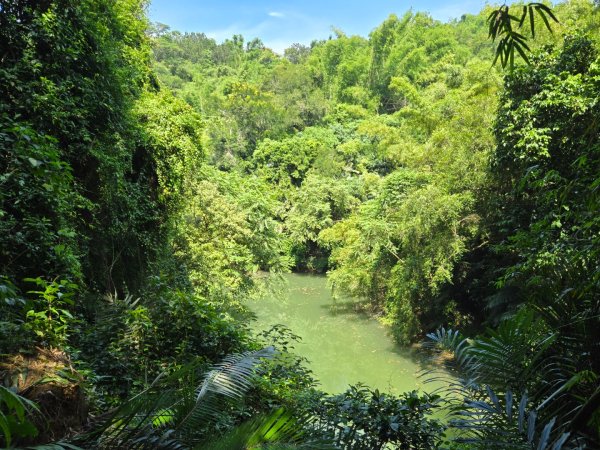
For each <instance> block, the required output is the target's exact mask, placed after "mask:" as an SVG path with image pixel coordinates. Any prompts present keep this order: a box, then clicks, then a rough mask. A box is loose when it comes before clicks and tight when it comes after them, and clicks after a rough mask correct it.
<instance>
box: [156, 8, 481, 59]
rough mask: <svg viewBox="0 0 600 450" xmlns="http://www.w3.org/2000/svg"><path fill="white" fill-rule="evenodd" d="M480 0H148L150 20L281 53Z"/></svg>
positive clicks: (439, 15)
mask: <svg viewBox="0 0 600 450" xmlns="http://www.w3.org/2000/svg"><path fill="white" fill-rule="evenodd" d="M484 4H485V1H484V0H457V1H441V0H422V1H416V0H412V1H411V0H320V1H319V0H287V1H284V0H246V1H235V0H152V2H151V4H150V8H149V15H150V20H152V21H153V22H161V23H165V24H167V25H169V26H170V27H171V28H172V29H173V30H179V31H198V32H204V33H206V34H207V35H208V36H210V37H212V38H214V39H216V40H217V41H219V42H220V41H223V40H224V39H226V38H229V37H231V36H232V35H234V34H242V35H243V36H244V38H245V39H246V41H248V40H250V39H252V38H255V37H258V38H260V39H262V41H263V42H264V43H265V44H266V45H267V47H270V48H272V49H273V50H275V51H278V52H282V51H283V49H284V48H286V47H288V46H289V45H290V44H292V43H294V42H299V43H302V44H309V43H310V42H311V41H312V40H314V39H326V38H327V37H328V36H329V35H331V34H332V32H331V27H332V26H334V27H337V28H340V29H341V30H342V31H344V32H345V33H346V34H358V35H361V36H367V35H368V34H369V32H370V31H371V30H372V29H373V28H375V27H376V26H377V25H379V24H380V23H381V22H382V21H383V20H384V19H385V18H386V17H387V16H388V15H389V14H391V13H396V14H398V15H401V14H403V13H404V12H406V11H408V10H409V9H411V8H412V9H413V10H414V11H428V12H429V13H431V15H432V16H433V17H434V18H436V19H439V20H444V21H446V20H448V19H451V18H457V17H460V16H461V15H462V14H464V13H475V12H478V11H479V10H480V9H481V8H482V7H483V6H484Z"/></svg>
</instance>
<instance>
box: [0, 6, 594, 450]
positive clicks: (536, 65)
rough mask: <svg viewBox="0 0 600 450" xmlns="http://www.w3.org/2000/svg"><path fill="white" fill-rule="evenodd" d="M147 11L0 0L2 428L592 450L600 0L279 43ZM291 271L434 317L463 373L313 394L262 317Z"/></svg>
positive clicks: (201, 443) (415, 18)
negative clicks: (436, 386)
mask: <svg viewBox="0 0 600 450" xmlns="http://www.w3.org/2000/svg"><path fill="white" fill-rule="evenodd" d="M146 8H147V4H146V3H145V2H143V1H140V0H119V1H116V2H115V1H108V0H85V1H78V2H73V1H70V0H45V1H41V2H31V1H27V0H0V146H1V154H0V169H1V170H0V276H1V278H0V314H1V315H0V354H1V355H0V356H1V358H0V362H2V365H1V366H0V367H1V368H0V372H1V373H2V378H3V379H4V380H5V385H2V386H0V429H1V430H2V435H1V436H2V438H1V439H0V442H2V443H3V445H5V446H6V447H10V446H11V445H25V446H27V445H33V444H37V443H46V442H51V441H54V442H57V441H59V440H61V439H62V441H61V442H58V443H57V444H56V445H59V446H63V447H62V448H69V447H68V446H69V445H78V446H81V447H82V448H219V447H211V445H221V447H220V448H255V447H256V446H257V445H259V444H261V443H262V444H265V443H268V442H271V444H265V445H272V446H271V447H269V448H283V447H276V445H283V444H281V442H287V444H285V445H288V444H289V445H292V444H294V445H297V446H302V445H305V446H307V448H317V447H318V446H323V448H384V446H385V445H392V446H394V448H422V449H428V448H437V447H439V446H444V447H446V448H540V449H545V448H555V449H559V448H594V447H595V446H598V445H600V444H599V439H600V431H599V428H600V416H599V414H600V389H599V387H598V386H599V381H598V377H599V376H600V367H599V364H600V327H599V325H600V266H599V263H598V261H600V254H599V253H600V242H599V239H600V219H599V218H598V217H599V215H598V211H599V210H600V196H599V190H598V186H599V184H600V181H599V180H600V179H599V178H598V177H599V174H600V143H599V137H600V129H599V122H598V117H600V109H599V108H600V104H599V99H600V59H599V54H598V50H599V48H600V47H599V46H600V34H599V30H600V12H599V10H598V5H597V4H596V2H592V1H589V0H570V1H565V2H563V3H559V4H557V5H554V7H553V8H552V9H549V7H548V6H543V5H542V6H540V4H537V3H531V4H527V5H526V6H525V7H524V9H522V7H521V6H519V5H511V6H510V9H503V8H509V6H506V5H504V6H503V7H497V6H487V7H486V8H485V9H484V10H483V11H482V12H481V13H480V14H477V15H464V16H462V17H461V18H460V19H457V20H453V21H450V22H448V23H442V22H439V21H436V20H434V19H432V17H431V16H430V15H429V14H427V13H424V12H413V11H410V12H407V13H406V14H405V15H403V16H396V15H390V16H389V17H388V18H387V19H386V20H385V21H384V22H383V23H382V24H381V25H379V26H378V27H377V28H375V29H374V30H373V31H372V32H371V33H370V34H369V36H367V37H361V36H348V35H346V34H345V33H344V32H343V31H342V30H337V29H335V30H334V34H333V35H332V36H331V37H330V38H329V39H326V40H321V41H313V42H312V43H311V44H310V45H309V46H307V45H301V44H293V45H291V46H290V47H289V48H287V49H286V50H285V51H284V52H283V54H281V55H280V54H277V53H275V52H274V51H272V50H271V49H269V48H267V47H265V45H264V44H263V43H262V41H261V40H260V39H258V38H253V37H251V36H241V35H234V36H232V37H231V38H230V39H226V40H225V41H223V42H216V41H215V40H214V39H211V38H209V37H207V36H206V35H205V34H204V33H200V32H194V33H181V32H178V31H174V30H171V29H170V28H169V27H168V26H167V25H164V24H159V23H156V24H150V23H149V22H148V20H147V18H146V15H145V11H146ZM499 11H500V12H502V11H505V12H507V14H508V13H509V11H511V12H512V14H514V16H502V17H505V18H506V17H508V19H506V20H508V22H507V23H509V24H511V25H510V26H514V27H515V29H514V30H513V28H510V26H509V28H506V29H505V31H506V30H508V31H510V33H513V32H515V33H517V35H515V34H510V33H508V31H506V33H508V34H506V33H505V34H499V32H497V31H494V32H491V29H490V24H494V23H500V22H494V20H495V18H497V17H500V16H498V14H500V13H499ZM521 11H522V12H521ZM540 11H541V12H540ZM547 11H550V12H547ZM521 14H522V15H521ZM511 17H512V18H511ZM549 17H550V18H552V17H556V18H557V19H558V22H554V21H552V23H550V22H549V19H548V18H549ZM525 18H527V20H525ZM530 19H531V20H530ZM506 26H508V25H506ZM500 29H501V28H498V30H500ZM515 30H516V31H515ZM490 35H491V36H492V37H498V38H499V39H501V38H502V36H509V37H511V39H513V41H512V44H510V45H512V46H513V47H512V48H513V51H512V53H513V56H512V57H511V56H510V53H509V52H508V51H507V50H506V49H507V48H509V47H507V46H508V45H509V44H507V42H509V41H504V44H502V42H503V41H501V40H500V41H498V40H496V41H493V40H491V39H489V38H488V37H489V36H490ZM515 36H516V37H515ZM519 36H521V37H519ZM248 39H249V40H248ZM499 51H505V53H504V54H501V55H500V57H499V62H501V63H502V64H501V65H500V66H497V65H493V62H494V59H495V56H496V55H497V54H498V53H497V52H499ZM515 52H516V56H514V55H515ZM520 56H523V57H524V58H523V57H521V58H519V57H520ZM502 66H506V67H505V68H504V69H503V68H502ZM287 271H295V272H316V273H326V274H327V277H328V280H329V283H330V286H331V288H332V289H333V291H334V293H335V294H336V295H338V294H339V295H342V294H343V295H351V296H352V297H354V298H356V299H357V307H358V308H360V309H361V310H363V311H365V312H367V313H369V314H371V315H373V316H375V317H377V318H378V319H379V320H380V321H381V322H383V323H384V324H386V325H387V329H388V330H389V332H390V333H391V334H392V335H393V337H394V339H395V340H396V341H397V342H399V343H401V344H404V345H407V344H411V343H414V342H419V341H422V340H423V339H424V338H425V337H426V335H428V336H429V338H428V340H427V342H428V344H427V345H426V346H428V347H430V350H431V352H432V353H433V354H437V353H439V352H440V351H443V356H444V358H442V359H443V360H445V361H446V363H447V364H448V365H449V366H451V368H452V369H451V370H453V371H454V372H453V373H454V374H456V377H454V378H453V382H452V384H451V386H450V388H449V389H450V391H451V392H450V394H448V393H442V395H438V394H435V395H433V394H431V395H430V394H423V393H419V392H412V393H407V394H405V395H404V396H400V397H394V396H391V395H387V394H382V393H380V392H379V391H376V390H372V389H370V388H368V387H365V386H353V387H349V389H348V391H347V392H345V393H342V394H339V395H327V394H325V393H322V392H320V391H318V389H317V387H316V386H317V384H316V380H314V378H313V377H312V375H311V373H310V371H309V370H308V369H307V368H306V366H305V365H304V362H303V361H302V358H300V357H298V356H295V355H294V353H293V351H292V347H293V341H294V339H295V337H294V335H293V333H292V332H291V331H289V330H286V329H285V328H283V327H274V328H273V329H271V330H266V331H264V332H263V333H260V334H259V335H256V334H253V333H251V332H250V330H249V323H250V321H251V320H252V314H251V313H250V311H249V310H248V307H247V300H248V299H250V298H253V297H256V296H257V294H258V292H260V291H261V290H262V289H268V286H266V285H265V283H264V282H263V279H264V277H262V276H260V273H262V272H272V273H274V274H277V273H284V272H287ZM457 330H460V331H457ZM467 336H468V337H467ZM219 361H223V362H222V363H221V364H220V365H217V366H214V364H216V363H218V362H219ZM34 367H35V368H37V369H36V370H32V368H34ZM211 368H212V370H211ZM203 380H204V381H203ZM39 386H42V387H41V388H39ZM65 386H67V388H65ZM197 386H200V388H198V389H196V387H197ZM48 393H50V394H48ZM48 395H50V396H49V397H48ZM56 398H59V399H60V401H59V402H57V401H56V400H55V399H56ZM225 399H227V400H225ZM440 409H444V410H445V411H449V412H450V416H449V418H448V419H445V420H441V419H440V416H441V415H442V414H441V413H440V412H439V411H440ZM436 411H437V412H436ZM432 412H436V413H435V414H434V415H432V414H431V413H432ZM250 417H254V420H253V421H248V419H249V418H250ZM272 429H277V430H278V432H269V430H272ZM444 431H446V433H444ZM253 439H254V440H253ZM269 439H271V441H270V440H269ZM278 440H279V442H280V443H279V444H277V443H276V442H277V441H278ZM219 442H220V444H219ZM253 445H254V447H253ZM57 448H60V447H57ZM285 448H288V447H285Z"/></svg>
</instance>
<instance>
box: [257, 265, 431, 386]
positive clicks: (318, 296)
mask: <svg viewBox="0 0 600 450" xmlns="http://www.w3.org/2000/svg"><path fill="white" fill-rule="evenodd" d="M355 306H356V305H355V302H354V301H352V300H349V299H339V298H338V299H335V300H334V299H333V297H332V295H331V292H330V290H329V288H328V287H327V281H326V279H325V277H323V276H316V275H298V274H289V275H284V282H283V285H282V287H281V289H280V290H279V292H278V293H277V294H268V295H265V296H264V298H263V299H261V300H257V301H254V302H252V303H251V304H250V307H251V309H252V310H253V311H254V312H255V313H256V315H257V322H256V324H255V325H254V327H255V328H256V329H257V330H264V329H267V328H269V327H271V326H272V325H275V324H283V325H286V326H287V327H289V328H290V329H291V330H292V332H294V333H295V334H297V335H299V336H301V337H302V342H301V343H299V344H297V346H296V349H295V351H296V353H298V354H300V355H302V356H305V357H306V358H308V360H309V361H310V368H311V369H312V370H313V372H314V374H315V376H316V377H317V378H318V379H319V380H320V381H321V387H322V389H323V390H325V391H326V392H329V393H338V392H341V391H343V390H345V389H346V387H347V386H348V385H349V384H355V383H357V382H363V383H365V384H367V385H369V386H371V387H373V388H378V389H380V390H382V391H386V392H392V393H396V394H398V393H401V392H404V391H410V390H413V389H422V388H423V380H422V379H419V378H418V377H417V374H418V373H419V372H421V371H422V370H423V368H424V365H423V364H424V361H423V359H422V358H420V357H419V355H418V354H416V353H415V351H413V350H410V349H405V348H401V347H399V346H397V345H395V344H394V343H393V341H392V339H391V338H390V337H389V336H388V335H387V334H386V330H385V327H383V326H382V325H381V324H379V323H378V322H377V321H376V320H375V319H372V318H370V317H368V316H366V315H365V314H361V313H357V312H356V311H355ZM434 387H435V386H432V385H427V386H426V390H427V391H432V390H433V389H434Z"/></svg>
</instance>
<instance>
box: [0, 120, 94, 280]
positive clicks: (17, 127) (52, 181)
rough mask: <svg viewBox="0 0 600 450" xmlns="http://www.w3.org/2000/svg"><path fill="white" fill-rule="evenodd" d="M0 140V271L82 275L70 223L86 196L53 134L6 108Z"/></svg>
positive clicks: (0, 124)
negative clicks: (42, 131)
mask: <svg viewBox="0 0 600 450" xmlns="http://www.w3.org/2000/svg"><path fill="white" fill-rule="evenodd" d="M0 146H1V147H2V149H3V151H2V157H1V158H0V171H1V172H2V175H1V176H0V187H1V189H0V236H1V237H0V249H1V250H0V255H1V258H0V260H1V261H2V263H1V266H0V271H1V272H2V273H4V274H6V275H9V276H11V277H14V279H18V280H20V279H22V278H24V277H25V276H27V275H30V274H31V272H32V271H34V270H35V271H36V274H39V275H44V274H48V273H49V274H56V273H64V274H69V275H71V276H73V277H79V276H81V264H80V261H79V259H78V257H79V250H78V245H77V241H76V239H75V232H74V225H75V224H76V223H77V219H76V211H77V207H83V205H84V204H85V202H84V200H83V198H82V197H81V196H80V195H78V194H77V193H76V192H75V189H74V185H73V183H74V180H73V177H72V172H71V169H70V167H69V165H68V164H66V163H65V162H63V161H62V160H61V157H60V153H59V149H58V147H57V142H56V140H55V139H53V138H51V137H49V136H47V135H44V134H40V133H38V132H36V131H35V130H34V129H33V128H32V127H31V126H30V125H28V124H26V123H23V122H21V121H15V120H12V119H10V118H9V117H8V115H7V114H6V113H4V114H2V115H1V116H0Z"/></svg>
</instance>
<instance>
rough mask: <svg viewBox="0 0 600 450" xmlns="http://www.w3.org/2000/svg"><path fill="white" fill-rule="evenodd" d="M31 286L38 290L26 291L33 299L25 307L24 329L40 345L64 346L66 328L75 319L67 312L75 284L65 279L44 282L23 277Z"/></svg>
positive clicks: (71, 308)
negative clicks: (32, 295)
mask: <svg viewBox="0 0 600 450" xmlns="http://www.w3.org/2000/svg"><path fill="white" fill-rule="evenodd" d="M25 281H27V282H31V283H35V285H36V286H37V287H38V288H40V289H41V290H39V291H28V292H27V293H28V294H34V295H35V296H36V297H35V298H34V299H32V300H28V301H27V303H26V304H25V307H24V309H25V311H26V312H25V324H24V328H25V330H27V331H31V332H32V333H33V334H35V335H36V336H37V339H38V340H39V341H41V343H42V344H43V345H46V346H49V347H58V348H60V347H63V346H64V345H65V344H66V343H67V339H68V337H69V332H70V329H69V328H70V327H71V326H72V325H73V324H74V323H75V319H74V317H73V315H72V314H71V312H70V311H69V310H73V309H74V308H73V307H74V305H75V301H74V300H73V297H74V295H75V292H76V290H77V285H76V284H74V283H71V282H69V281H67V280H60V281H56V280H54V281H52V282H47V281H45V280H43V279H41V278H35V279H33V278H26V279H25Z"/></svg>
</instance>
